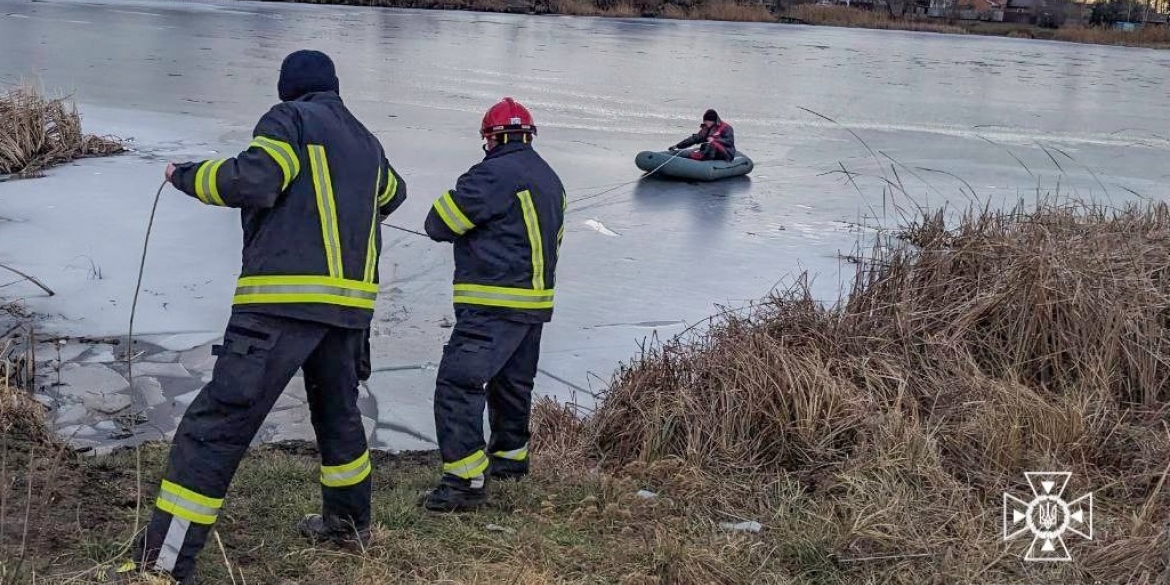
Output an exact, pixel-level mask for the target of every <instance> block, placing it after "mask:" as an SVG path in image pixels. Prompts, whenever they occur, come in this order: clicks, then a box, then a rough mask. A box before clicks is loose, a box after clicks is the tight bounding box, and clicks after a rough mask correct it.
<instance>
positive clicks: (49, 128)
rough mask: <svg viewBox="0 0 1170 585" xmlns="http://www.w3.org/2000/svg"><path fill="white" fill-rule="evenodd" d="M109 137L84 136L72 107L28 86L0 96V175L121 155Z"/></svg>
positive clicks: (24, 174)
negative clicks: (88, 158)
mask: <svg viewBox="0 0 1170 585" xmlns="http://www.w3.org/2000/svg"><path fill="white" fill-rule="evenodd" d="M124 150H125V148H124V146H123V144H122V141H121V140H119V139H117V138H113V137H100V136H94V135H88V134H84V133H83V132H82V130H81V115H80V114H78V113H77V107H76V105H75V104H72V103H66V100H65V99H64V98H54V99H50V98H46V97H45V96H44V95H42V94H41V93H40V92H39V91H37V90H36V89H34V88H32V87H29V86H18V87H14V88H11V89H9V90H8V93H7V94H6V95H3V96H0V174H14V175H17V176H22V177H27V176H33V175H35V174H36V173H38V172H40V171H41V170H44V169H45V168H47V167H50V166H53V165H56V164H60V163H64V162H69V161H72V160H74V159H77V158H82V157H88V156H105V155H110V154H115V153H118V152H122V151H124Z"/></svg>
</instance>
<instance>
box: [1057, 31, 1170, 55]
mask: <svg viewBox="0 0 1170 585" xmlns="http://www.w3.org/2000/svg"><path fill="white" fill-rule="evenodd" d="M1054 38H1055V39H1056V40H1058V41H1071V42H1074V43H1091V44H1097V45H1122V46H1127V47H1150V48H1159V49H1166V48H1170V27H1157V26H1149V27H1144V28H1141V29H1138V30H1136V31H1132V32H1130V31H1123V30H1116V29H1112V28H1103V27H1081V26H1069V27H1064V28H1060V29H1057V30H1056V33H1055V36H1054Z"/></svg>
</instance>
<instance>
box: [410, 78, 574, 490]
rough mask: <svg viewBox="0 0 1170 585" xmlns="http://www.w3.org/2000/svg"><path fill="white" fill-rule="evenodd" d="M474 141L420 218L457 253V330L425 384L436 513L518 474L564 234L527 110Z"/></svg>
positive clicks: (501, 110) (518, 108) (559, 198)
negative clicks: (477, 152) (479, 148)
mask: <svg viewBox="0 0 1170 585" xmlns="http://www.w3.org/2000/svg"><path fill="white" fill-rule="evenodd" d="M480 136H481V137H482V138H483V139H485V140H486V143H485V145H484V151H485V152H486V155H485V156H484V158H483V160H482V161H480V162H479V163H476V164H475V165H474V166H472V167H471V168H470V169H469V170H468V171H467V172H465V173H464V174H463V175H462V176H460V177H459V179H458V180H457V181H456V183H455V188H454V189H452V190H449V191H447V192H446V193H444V194H443V196H441V197H439V198H438V199H437V200H436V201H435V203H434V205H433V206H432V208H431V211H430V213H429V214H428V215H427V218H426V232H427V235H429V236H430V237H431V238H432V239H433V240H436V241H440V242H451V243H452V244H453V248H454V254H455V274H454V294H453V301H454V303H453V304H454V310H455V327H454V329H453V330H452V332H451V337H450V339H449V340H448V342H447V344H446V345H445V346H444V347H443V357H442V360H441V362H440V364H439V369H438V373H437V375H436V380H435V428H436V433H437V435H438V441H439V449H440V451H441V453H442V459H443V473H442V479H441V480H440V482H439V485H438V487H437V488H436V489H434V490H432V491H430V492H428V493H427V495H426V496H425V497H424V498H423V505H424V506H425V507H426V508H427V509H429V510H434V511H447V512H450V511H460V510H467V509H472V508H475V507H477V506H479V505H480V504H482V503H484V502H485V501H486V499H487V489H486V480H487V479H488V478H491V479H512V478H519V477H521V476H523V475H525V474H527V473H528V419H529V413H530V409H531V406H532V387H533V380H534V378H535V377H536V367H537V358H538V357H539V354H540V337H541V330H542V328H543V325H544V324H545V323H547V322H548V321H550V320H551V319H552V312H553V288H554V284H555V280H556V276H555V274H556V267H557V259H558V257H559V252H560V246H561V239H562V237H563V236H564V228H563V223H564V214H565V206H566V195H565V188H564V185H563V184H562V183H561V180H560V178H559V177H558V176H557V174H556V173H555V172H553V170H552V168H551V167H549V165H548V163H546V162H545V160H544V159H543V158H541V156H540V155H538V154H537V153H536V150H534V149H533V147H532V140H533V138H534V137H535V136H536V125H535V124H534V123H533V120H532V115H531V114H530V113H529V112H528V110H527V109H526V108H525V107H524V106H523V105H521V104H520V103H518V102H516V101H515V100H513V99H512V98H504V99H503V100H501V101H500V102H498V103H497V104H495V105H494V106H492V107H491V109H489V110H488V111H487V113H486V114H485V115H484V117H483V123H482V124H481V126H480ZM485 406H486V408H487V411H488V419H489V424H490V427H491V437H490V439H489V440H488V441H487V442H486V444H485V441H484V432H483V412H484V408H485Z"/></svg>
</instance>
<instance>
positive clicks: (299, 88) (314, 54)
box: [276, 50, 341, 102]
mask: <svg viewBox="0 0 1170 585" xmlns="http://www.w3.org/2000/svg"><path fill="white" fill-rule="evenodd" d="M276 91H277V93H278V94H279V95H280V100H281V101H284V102H287V101H292V100H295V99H297V98H299V97H301V96H303V95H305V94H307V93H312V92H314V91H332V92H335V93H338V94H340V93H341V92H340V89H339V83H338V81H337V72H336V71H335V70H334V68H333V61H332V60H331V59H330V58H329V56H328V55H326V54H325V53H322V52H320V51H308V50H302V51H296V52H294V53H290V54H289V55H288V56H287V57H285V58H284V62H283V63H281V64H280V81H278V82H277V83H276Z"/></svg>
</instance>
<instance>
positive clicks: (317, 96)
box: [293, 91, 341, 102]
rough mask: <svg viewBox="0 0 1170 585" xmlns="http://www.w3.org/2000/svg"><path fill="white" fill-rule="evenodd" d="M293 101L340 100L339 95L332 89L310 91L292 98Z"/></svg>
mask: <svg viewBox="0 0 1170 585" xmlns="http://www.w3.org/2000/svg"><path fill="white" fill-rule="evenodd" d="M293 101H294V102H340V101H341V96H339V95H337V94H336V93H334V92H332V91H311V92H309V93H306V94H305V95H302V96H301V97H299V98H297V99H295V100H293Z"/></svg>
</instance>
